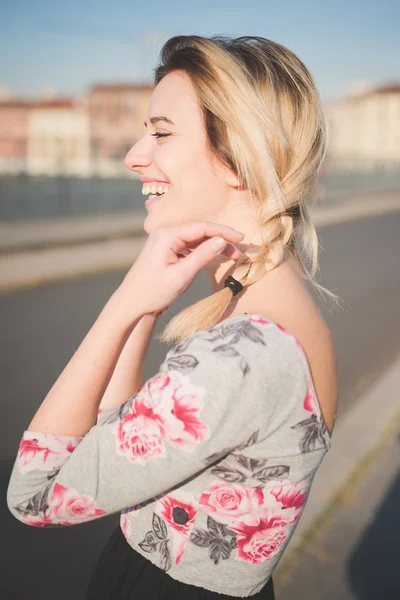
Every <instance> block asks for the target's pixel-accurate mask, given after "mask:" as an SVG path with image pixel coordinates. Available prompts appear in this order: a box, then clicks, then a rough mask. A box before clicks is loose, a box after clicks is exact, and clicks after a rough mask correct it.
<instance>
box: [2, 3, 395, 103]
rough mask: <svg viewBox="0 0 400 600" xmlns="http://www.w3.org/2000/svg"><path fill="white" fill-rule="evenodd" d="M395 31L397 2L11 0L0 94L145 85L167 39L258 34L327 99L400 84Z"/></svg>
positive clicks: (5, 19) (72, 92)
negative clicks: (359, 86)
mask: <svg viewBox="0 0 400 600" xmlns="http://www.w3.org/2000/svg"><path fill="white" fill-rule="evenodd" d="M399 31H400V2H399V1H398V0H381V1H380V2H379V3H378V1H375V2H374V1H372V0H364V1H363V2H362V1H359V0H355V1H351V0H349V1H347V2H345V1H343V0H336V1H330V2H328V1H324V0H322V2H321V1H320V2H317V0H313V1H311V0H287V1H285V0H281V1H279V0H274V1H273V2H270V1H269V0H247V1H246V0H221V1H219V2H218V0H203V1H202V3H198V2H194V0H186V1H185V2H184V1H183V0H169V1H167V0H151V1H149V2H145V1H142V2H137V1H136V0H131V1H129V2H128V1H127V0H113V1H111V2H110V1H108V2H104V1H103V0H98V1H96V2H95V1H94V0H81V1H78V0H69V1H68V2H65V3H61V2H59V1H55V0H30V1H29V3H28V2H26V1H22V0H9V1H8V2H7V6H6V5H5V2H4V3H2V9H1V11H0V56H1V61H0V86H7V87H9V88H10V89H11V92H12V93H13V95H15V96H25V97H26V96H40V95H41V93H42V91H43V89H44V88H45V87H53V88H55V89H56V90H57V93H58V95H75V94H81V93H84V92H85V91H86V90H87V89H88V87H89V86H90V85H91V84H92V83H95V82H96V83H98V82H102V83H108V82H109V83H112V82H128V81H151V78H152V69H153V68H154V66H155V65H156V62H157V55H158V51H159V49H160V47H161V45H162V42H163V41H165V40H166V39H168V38H169V37H171V36H173V35H177V34H186V35H187V34H193V33H194V34H197V35H206V36H208V35H213V34H224V35H230V36H239V35H259V36H263V37H266V38H269V39H272V40H274V41H276V42H279V43H281V44H283V45H285V46H287V47H288V48H290V49H291V50H292V51H293V52H295V53H296V54H297V55H298V56H299V58H301V59H302V60H303V61H304V62H305V64H306V65H307V66H308V68H309V69H310V70H311V72H312V73H313V75H314V78H315V80H316V82H317V86H318V88H319V90H320V93H321V95H322V98H323V99H324V100H332V99H334V98H337V97H340V96H342V95H343V94H345V93H346V92H347V91H348V90H349V88H350V87H351V86H352V85H353V84H354V83H357V82H371V83H373V84H380V83H386V82H390V81H400V35H399Z"/></svg>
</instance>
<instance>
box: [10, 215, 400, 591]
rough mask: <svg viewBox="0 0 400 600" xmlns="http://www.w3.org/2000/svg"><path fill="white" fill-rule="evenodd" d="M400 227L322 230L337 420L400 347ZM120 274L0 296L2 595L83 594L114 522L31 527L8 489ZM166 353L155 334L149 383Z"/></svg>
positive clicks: (396, 219)
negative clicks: (24, 448)
mask: <svg viewBox="0 0 400 600" xmlns="http://www.w3.org/2000/svg"><path fill="white" fill-rule="evenodd" d="M399 231H400V213H396V214H392V215H385V216H381V217H376V218H369V219H365V220H360V221H353V222H349V223H342V224H340V225H335V226H332V227H327V228H323V229H321V230H320V231H319V238H320V245H321V256H320V272H321V275H322V278H321V279H320V282H321V283H322V284H323V285H324V286H326V287H328V288H329V289H331V290H333V291H335V292H336V293H338V294H339V295H340V297H341V299H342V306H343V310H339V311H338V310H337V309H335V310H334V312H330V308H331V306H332V303H331V301H330V300H329V299H328V300H327V301H326V303H324V301H323V300H321V299H320V298H318V296H316V300H317V302H318V304H319V306H320V307H321V310H322V312H323V314H324V316H325V317H326V319H327V321H328V323H329V325H330V327H331V330H332V333H333V336H334V340H335V343H336V347H337V350H338V356H339V375H340V381H339V385H340V409H339V416H338V418H339V419H341V418H343V416H344V415H345V413H346V410H347V409H348V408H349V407H350V406H351V405H352V404H353V403H354V402H357V400H358V398H359V396H360V394H361V393H362V392H363V391H364V390H366V389H367V388H368V386H369V385H371V383H372V382H373V381H374V380H375V379H376V378H377V377H378V376H379V375H380V373H382V371H383V369H384V368H385V367H386V366H387V365H388V364H390V362H391V361H392V360H393V359H394V358H395V356H396V355H397V354H398V351H399V339H400V319H399V315H398V307H399V305H400V271H399V268H398V259H399V256H400V236H399ZM124 274H125V272H120V273H113V274H109V273H107V274H99V275H97V276H92V277H85V278H84V279H78V280H75V281H68V282H64V283H57V284H54V285H46V286H42V287H39V288H36V289H30V290H26V291H22V292H17V293H13V294H8V295H3V296H0V307H1V315H2V319H1V324H0V333H1V339H2V342H3V343H2V345H1V359H2V360H1V364H0V376H1V382H2V391H3V393H2V398H1V401H2V414H3V419H2V424H3V427H2V432H1V436H0V444H1V446H0V448H1V454H0V456H1V457H2V460H1V471H0V487H1V499H2V502H1V505H0V515H1V518H2V521H1V526H2V528H1V531H2V534H3V535H2V537H1V542H0V545H1V555H2V557H3V558H2V561H1V571H2V572H1V578H0V596H1V598H2V599H3V600H25V599H26V600H28V599H29V600H36V599H38V600H39V599H40V600H50V599H51V600H53V599H54V598H57V600H64V599H65V600H67V599H68V600H71V598H72V599H74V600H81V599H82V598H83V593H84V589H85V587H86V584H87V581H88V578H89V574H90V571H91V569H92V567H93V565H94V563H95V561H96V559H97V557H98V555H99V553H100V551H101V549H102V547H103V545H104V544H105V542H106V540H107V539H108V537H109V535H110V534H111V532H112V530H113V529H114V527H116V526H117V524H118V515H113V516H111V517H106V518H104V519H99V520H97V521H94V522H91V523H85V524H81V525H78V526H74V527H70V528H64V529H62V528H60V529H36V528H29V527H27V526H25V525H22V524H21V523H19V522H18V521H17V520H15V519H14V518H13V517H12V516H11V515H10V513H9V512H8V509H7V508H6V505H5V495H6V488H7V484H8V479H9V475H10V472H11V468H12V464H13V462H14V460H15V455H16V451H17V447H18V443H19V439H20V437H21V434H22V431H23V430H24V428H25V427H26V426H27V425H28V423H29V421H30V420H31V418H32V417H33V414H34V412H35V411H36V409H37V407H38V406H39V404H40V403H41V401H42V400H43V398H44V397H45V395H46V394H47V392H48V390H49V389H50V387H51V386H52V384H53V383H54V381H55V379H56V378H57V377H58V375H59V374H60V373H61V371H62V370H63V368H64V366H65V365H66V364H67V362H68V360H69V359H70V358H71V356H72V354H73V353H74V352H75V350H76V348H77V346H78V345H79V343H80V342H81V340H82V339H83V337H84V336H85V334H86V333H87V331H88V329H89V328H90V326H91V325H92V323H93V322H94V321H95V319H96V317H97V316H98V314H99V312H100V310H101V309H102V307H103V306H104V304H105V303H106V301H107V300H108V298H109V297H110V295H111V294H112V293H113V291H114V290H115V289H116V287H117V286H118V285H119V283H120V282H121V281H122V279H123V277H124ZM207 293H208V283H207V280H206V279H205V277H204V275H203V274H200V275H199V276H198V277H197V278H196V279H195V281H194V282H193V283H192V285H191V286H190V288H189V289H188V290H187V291H186V292H185V293H184V294H183V295H182V296H181V297H180V298H179V299H178V300H177V301H176V302H175V303H174V307H173V311H172V310H171V311H168V312H167V313H166V314H165V315H163V316H162V317H160V319H159V323H158V324H157V327H156V329H155V333H157V332H158V331H159V330H160V329H161V327H162V326H163V324H166V322H167V321H168V320H169V319H170V318H171V317H172V316H173V314H175V313H176V312H177V311H179V310H180V309H181V308H182V307H183V306H185V305H187V304H189V303H191V302H193V301H195V300H197V299H199V298H201V297H202V296H204V295H206V294H207ZM167 350H168V348H167V347H165V346H160V345H159V343H158V342H156V341H155V340H153V342H152V343H151V345H150V350H149V352H148V354H147V357H146V362H145V369H144V376H145V378H146V379H147V378H148V377H150V376H151V375H153V374H154V373H155V372H156V371H157V369H158V365H159V364H160V363H161V361H162V359H163V356H164V355H165V353H166V351H167Z"/></svg>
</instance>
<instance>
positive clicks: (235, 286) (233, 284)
mask: <svg viewBox="0 0 400 600" xmlns="http://www.w3.org/2000/svg"><path fill="white" fill-rule="evenodd" d="M226 287H229V288H231V290H232V293H233V295H234V296H236V294H238V293H239V292H241V291H242V289H243V286H242V284H241V283H240V281H238V280H237V279H234V277H232V275H229V277H227V278H226V279H225V281H224V288H226Z"/></svg>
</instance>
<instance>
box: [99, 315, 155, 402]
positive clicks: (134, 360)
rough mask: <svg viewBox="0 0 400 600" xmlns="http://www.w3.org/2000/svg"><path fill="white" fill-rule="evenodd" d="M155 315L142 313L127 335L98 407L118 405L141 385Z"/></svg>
mask: <svg viewBox="0 0 400 600" xmlns="http://www.w3.org/2000/svg"><path fill="white" fill-rule="evenodd" d="M156 319H157V317H155V316H152V315H144V316H143V317H142V318H141V319H140V321H139V322H138V324H137V325H136V327H135V329H134V330H133V331H132V333H131V335H130V336H129V339H128V341H127V342H126V344H125V346H124V349H123V350H122V352H121V355H120V357H119V359H118V363H117V366H116V367H115V370H114V373H113V375H112V377H111V380H110V383H109V384H108V387H107V389H106V391H105V394H104V396H103V398H102V400H101V402H100V408H101V409H105V408H111V407H114V406H119V405H120V404H122V403H123V402H125V401H126V400H128V398H130V397H131V396H133V395H134V394H136V392H137V391H138V390H139V389H140V387H141V385H142V373H143V365H144V360H145V357H146V353H147V350H148V347H149V344H150V340H151V335H152V332H153V329H154V325H155V322H156Z"/></svg>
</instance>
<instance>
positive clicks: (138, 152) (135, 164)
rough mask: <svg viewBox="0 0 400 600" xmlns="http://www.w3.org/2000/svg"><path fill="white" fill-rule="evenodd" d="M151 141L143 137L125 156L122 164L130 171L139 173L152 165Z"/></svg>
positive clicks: (147, 137)
mask: <svg viewBox="0 0 400 600" xmlns="http://www.w3.org/2000/svg"><path fill="white" fill-rule="evenodd" d="M152 147H153V145H152V140H151V139H150V138H149V136H146V135H144V136H143V137H142V138H140V140H139V141H137V142H136V144H134V145H133V146H132V148H131V149H130V150H129V151H128V154H127V155H126V156H125V160H124V164H125V166H126V167H127V168H128V169H129V170H130V171H139V172H140V171H141V170H142V169H143V168H144V167H148V166H149V165H150V164H151V163H152V160H153V158H152Z"/></svg>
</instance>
